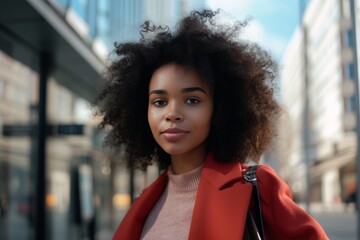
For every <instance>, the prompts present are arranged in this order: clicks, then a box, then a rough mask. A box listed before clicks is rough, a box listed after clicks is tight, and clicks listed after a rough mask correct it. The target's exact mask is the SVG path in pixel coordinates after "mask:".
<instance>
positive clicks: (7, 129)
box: [2, 125, 35, 137]
mask: <svg viewBox="0 0 360 240" xmlns="http://www.w3.org/2000/svg"><path fill="white" fill-rule="evenodd" d="M34 130H35V128H34V126H32V125H4V126H3V129H2V132H3V136H13V137H20V136H31V135H32V134H33V133H34Z"/></svg>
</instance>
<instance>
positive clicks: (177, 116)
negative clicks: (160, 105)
mask: <svg viewBox="0 0 360 240" xmlns="http://www.w3.org/2000/svg"><path fill="white" fill-rule="evenodd" d="M165 119H166V121H170V122H181V121H182V120H183V115H182V114H181V111H180V109H179V108H178V107H177V106H175V104H172V105H171V106H169V109H168V112H167V113H166V116H165Z"/></svg>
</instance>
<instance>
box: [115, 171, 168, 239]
mask: <svg viewBox="0 0 360 240" xmlns="http://www.w3.org/2000/svg"><path fill="white" fill-rule="evenodd" d="M166 184H167V174H166V171H165V172H164V173H163V174H161V175H160V177H159V178H158V179H157V180H156V181H155V182H154V183H153V184H151V185H150V186H149V187H148V188H147V189H145V190H144V191H143V193H142V194H141V196H140V197H139V198H137V199H136V200H135V201H134V203H133V204H132V205H131V207H130V209H129V211H128V212H127V214H126V216H125V217H124V219H123V220H122V222H121V224H120V225H119V227H118V229H117V230H116V232H115V235H114V237H113V240H122V239H127V240H139V239H140V236H141V233H142V229H143V226H144V223H145V220H146V217H147V216H148V214H149V213H150V211H151V209H152V208H153V207H154V205H155V204H156V202H157V201H158V199H159V198H160V196H161V194H162V193H163V191H164V189H165V187H166Z"/></svg>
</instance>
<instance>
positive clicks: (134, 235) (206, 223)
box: [113, 154, 252, 240]
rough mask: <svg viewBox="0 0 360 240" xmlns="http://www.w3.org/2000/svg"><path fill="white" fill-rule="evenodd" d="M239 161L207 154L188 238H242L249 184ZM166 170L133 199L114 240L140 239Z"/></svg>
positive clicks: (163, 180)
mask: <svg viewBox="0 0 360 240" xmlns="http://www.w3.org/2000/svg"><path fill="white" fill-rule="evenodd" d="M242 170H243V169H242V167H241V165H240V164H239V163H228V164H226V163H218V162H216V161H215V160H214V158H213V156H212V154H209V155H208V156H207V158H206V160H205V164H204V167H203V170H202V173H201V177H200V182H199V187H198V192H197V197H196V201H195V206H194V210H193V216H192V221H191V226H190V234H189V240H198V239H207V240H211V239H229V240H232V239H237V240H238V239H242V237H243V233H244V226H245V220H246V215H247V211H248V207H249V201H250V196H251V190H252V186H251V184H249V183H243V182H242ZM167 181H168V179H167V174H166V171H165V172H164V173H163V174H162V175H160V177H159V178H158V179H157V180H156V181H155V182H154V183H153V184H151V185H150V186H149V187H148V188H147V189H146V190H144V192H143V193H142V195H141V196H140V197H139V198H138V199H136V200H135V201H134V203H133V204H132V206H131V208H130V209H129V211H128V213H127V214H126V216H125V217H124V219H123V220H122V222H121V224H120V225H119V227H118V229H117V231H116V232H115V235H114V237H113V239H114V240H121V239H127V240H138V239H140V236H141V232H142V229H143V225H144V223H145V220H146V217H147V216H148V214H149V213H150V211H151V209H152V208H153V207H154V205H155V204H156V202H157V201H158V199H159V198H160V196H161V194H162V193H163V191H164V189H165V187H166V184H167Z"/></svg>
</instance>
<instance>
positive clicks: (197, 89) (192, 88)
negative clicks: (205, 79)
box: [149, 87, 207, 95]
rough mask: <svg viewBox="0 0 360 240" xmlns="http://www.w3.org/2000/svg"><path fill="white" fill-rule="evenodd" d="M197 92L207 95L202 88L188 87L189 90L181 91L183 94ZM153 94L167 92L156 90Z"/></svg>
mask: <svg viewBox="0 0 360 240" xmlns="http://www.w3.org/2000/svg"><path fill="white" fill-rule="evenodd" d="M197 91H200V92H203V93H205V94H206V95H207V93H206V91H205V90H204V89H202V88H200V87H188V88H183V89H182V90H181V92H182V93H191V92H197ZM151 94H160V95H161V94H167V92H166V91H165V90H162V89H156V90H152V91H151V92H150V93H149V95H151Z"/></svg>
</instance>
